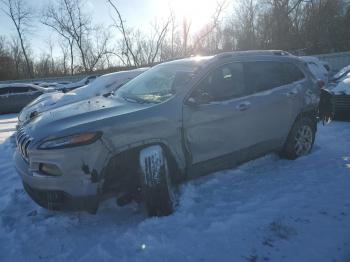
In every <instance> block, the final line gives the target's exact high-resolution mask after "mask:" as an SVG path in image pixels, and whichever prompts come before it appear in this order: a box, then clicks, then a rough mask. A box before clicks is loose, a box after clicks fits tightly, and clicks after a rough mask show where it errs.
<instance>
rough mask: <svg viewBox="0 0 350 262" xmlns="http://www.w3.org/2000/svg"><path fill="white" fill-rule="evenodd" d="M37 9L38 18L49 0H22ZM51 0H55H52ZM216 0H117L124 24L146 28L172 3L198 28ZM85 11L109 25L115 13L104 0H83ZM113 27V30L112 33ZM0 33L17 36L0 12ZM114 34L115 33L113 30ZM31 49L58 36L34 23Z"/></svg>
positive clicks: (164, 14) (44, 46)
mask: <svg viewBox="0 0 350 262" xmlns="http://www.w3.org/2000/svg"><path fill="white" fill-rule="evenodd" d="M25 1H26V2H27V4H28V5H30V6H32V7H33V8H35V10H36V16H37V21H38V20H39V19H40V10H42V9H43V8H44V7H45V5H46V4H47V3H48V2H49V0H25ZM52 1H54V0H52ZM216 2H217V0H116V1H115V3H117V6H118V8H119V10H120V12H121V14H122V16H123V18H124V20H125V21H126V24H127V26H130V27H134V28H139V29H141V30H147V27H148V26H149V25H150V23H151V22H152V21H154V19H157V20H161V19H164V17H167V16H168V13H169V7H170V6H171V7H172V9H173V10H174V12H175V14H176V15H177V17H178V18H179V19H182V17H186V18H187V19H190V20H192V29H193V30H197V29H199V28H200V27H201V26H203V25H204V24H205V23H206V22H207V21H209V19H210V17H211V15H212V14H213V13H214V11H215V6H216ZM85 9H86V12H87V13H89V14H91V16H92V19H93V21H94V23H96V24H104V25H105V26H109V25H111V24H112V18H111V16H112V15H113V14H114V13H113V12H112V10H111V8H110V7H109V5H108V4H107V1H106V0H86V1H85ZM115 32H116V31H112V33H115ZM0 35H5V36H7V37H11V36H16V31H15V28H14V26H13V24H12V23H11V20H10V19H9V18H8V17H7V16H6V15H4V14H3V13H1V15H0ZM115 37H117V34H115ZM28 38H29V40H30V44H31V47H32V50H33V51H34V53H35V54H36V55H38V54H39V53H41V50H42V49H43V50H48V46H49V45H48V42H49V39H51V41H52V42H53V43H55V42H57V36H56V35H55V34H54V33H53V32H52V31H51V30H49V29H48V28H47V27H45V26H43V25H40V24H39V23H35V26H34V28H33V30H32V31H31V32H30V34H28Z"/></svg>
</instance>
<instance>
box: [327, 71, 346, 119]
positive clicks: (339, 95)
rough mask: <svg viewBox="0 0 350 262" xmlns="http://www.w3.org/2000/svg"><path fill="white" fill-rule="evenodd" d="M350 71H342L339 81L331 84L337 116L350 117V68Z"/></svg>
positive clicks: (338, 75)
mask: <svg viewBox="0 0 350 262" xmlns="http://www.w3.org/2000/svg"><path fill="white" fill-rule="evenodd" d="M348 69H349V71H346V70H344V68H343V69H342V70H340V71H339V72H338V73H337V74H336V76H337V80H336V81H334V82H332V83H330V85H329V90H330V92H331V93H332V95H333V103H334V114H335V116H336V117H337V116H341V115H343V116H348V117H350V66H349V67H348Z"/></svg>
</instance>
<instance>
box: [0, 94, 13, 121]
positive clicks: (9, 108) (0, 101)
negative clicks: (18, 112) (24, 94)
mask: <svg viewBox="0 0 350 262" xmlns="http://www.w3.org/2000/svg"><path fill="white" fill-rule="evenodd" d="M13 102H14V101H13V97H12V96H11V88H10V87H2V88H0V113H2V114H4V113H11V112H13V110H14V106H13Z"/></svg>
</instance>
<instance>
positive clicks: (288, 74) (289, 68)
mask: <svg viewBox="0 0 350 262" xmlns="http://www.w3.org/2000/svg"><path fill="white" fill-rule="evenodd" d="M283 69H284V77H285V82H286V84H291V83H294V82H297V81H300V80H302V79H304V78H305V75H304V73H303V72H302V71H301V70H300V69H299V68H298V67H297V66H296V65H294V64H292V63H283Z"/></svg>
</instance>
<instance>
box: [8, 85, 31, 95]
mask: <svg viewBox="0 0 350 262" xmlns="http://www.w3.org/2000/svg"><path fill="white" fill-rule="evenodd" d="M29 91H30V88H29V87H26V86H18V87H13V89H12V93H13V94H21V93H27V92H29Z"/></svg>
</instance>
